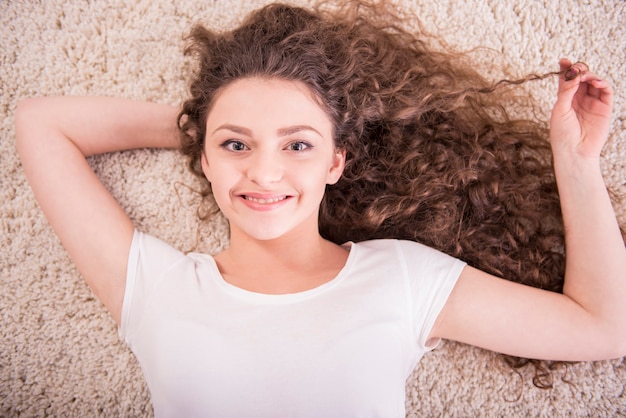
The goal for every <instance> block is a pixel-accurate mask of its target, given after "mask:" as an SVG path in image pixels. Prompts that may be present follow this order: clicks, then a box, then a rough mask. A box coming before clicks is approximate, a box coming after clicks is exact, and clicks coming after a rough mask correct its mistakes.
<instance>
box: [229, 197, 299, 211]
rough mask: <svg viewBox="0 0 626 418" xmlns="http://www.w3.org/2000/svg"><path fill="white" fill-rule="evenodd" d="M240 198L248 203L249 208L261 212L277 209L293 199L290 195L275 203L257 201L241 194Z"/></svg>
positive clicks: (244, 202)
mask: <svg viewBox="0 0 626 418" xmlns="http://www.w3.org/2000/svg"><path fill="white" fill-rule="evenodd" d="M239 199H240V200H241V201H242V202H243V204H244V205H246V206H247V207H248V208H250V209H252V210H256V211H259V212H268V211H271V210H276V209H278V208H280V207H282V206H284V205H286V204H287V203H288V202H289V201H290V200H291V199H292V197H290V196H288V197H287V198H285V199H283V200H279V201H277V202H273V203H259V202H255V201H254V200H248V199H246V198H245V197H243V196H240V197H239Z"/></svg>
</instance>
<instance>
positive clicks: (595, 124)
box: [550, 59, 613, 158]
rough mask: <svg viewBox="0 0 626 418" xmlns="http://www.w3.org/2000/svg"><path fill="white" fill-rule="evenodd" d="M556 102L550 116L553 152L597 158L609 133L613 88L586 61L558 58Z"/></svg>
mask: <svg viewBox="0 0 626 418" xmlns="http://www.w3.org/2000/svg"><path fill="white" fill-rule="evenodd" d="M559 65H560V67H561V72H562V73H563V74H562V75H561V76H560V77H559V90H558V96H557V101H556V103H555V105H554V108H553V110H552V117H551V119H550V142H551V144H552V149H553V151H554V153H555V154H560V153H561V152H566V153H568V154H569V155H577V156H581V157H583V158H599V156H600V151H601V150H602V147H603V145H604V144H605V142H606V140H607V138H608V135H609V125H610V121H611V110H612V105H613V90H612V89H611V86H610V85H609V83H608V82H607V81H606V80H602V79H601V78H600V77H598V76H597V75H596V74H594V73H592V72H589V68H588V67H587V65H586V64H584V63H582V62H578V63H575V64H573V65H572V63H571V61H569V60H568V59H562V60H561V61H559Z"/></svg>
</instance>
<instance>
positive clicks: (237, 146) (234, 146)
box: [221, 139, 248, 152]
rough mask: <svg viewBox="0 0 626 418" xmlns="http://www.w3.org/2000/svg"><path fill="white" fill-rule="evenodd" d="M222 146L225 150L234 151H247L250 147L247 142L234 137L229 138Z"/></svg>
mask: <svg viewBox="0 0 626 418" xmlns="http://www.w3.org/2000/svg"><path fill="white" fill-rule="evenodd" d="M221 146H222V148H224V149H225V150H227V151H233V152H241V151H246V150H247V149H248V147H247V146H246V144H244V143H243V142H241V141H236V140H234V139H229V140H228V141H226V142H224V143H223V144H222V145H221Z"/></svg>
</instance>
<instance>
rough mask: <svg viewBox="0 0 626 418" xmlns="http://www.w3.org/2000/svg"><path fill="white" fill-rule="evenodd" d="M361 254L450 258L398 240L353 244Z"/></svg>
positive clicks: (376, 240)
mask: <svg viewBox="0 0 626 418" xmlns="http://www.w3.org/2000/svg"><path fill="white" fill-rule="evenodd" d="M352 246H353V247H356V248H358V251H359V252H369V253H385V252H387V253H397V254H398V255H401V256H407V255H408V256H418V255H421V256H433V257H450V256H448V255H446V254H444V253H442V252H441V251H438V250H436V249H434V248H431V247H429V246H427V245H424V244H421V243H419V242H415V241H407V240H397V239H374V240H367V241H359V242H357V243H354V244H352Z"/></svg>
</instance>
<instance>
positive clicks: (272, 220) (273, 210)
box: [202, 78, 345, 240]
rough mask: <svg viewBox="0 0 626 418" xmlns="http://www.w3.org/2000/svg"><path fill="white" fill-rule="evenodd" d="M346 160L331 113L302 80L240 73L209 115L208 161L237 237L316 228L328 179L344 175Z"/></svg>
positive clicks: (208, 173)
mask: <svg viewBox="0 0 626 418" xmlns="http://www.w3.org/2000/svg"><path fill="white" fill-rule="evenodd" d="M344 160H345V155H344V153H343V152H342V151H340V150H337V149H335V145H334V141H333V126H332V123H331V120H330V119H329V118H328V116H327V115H326V113H325V112H324V110H323V109H322V108H321V107H320V106H319V105H318V104H317V103H316V101H315V99H314V96H313V94H312V93H311V91H310V90H309V89H308V87H306V85H304V84H303V83H300V82H295V81H287V80H282V79H261V78H246V79H240V80H237V81H235V82H233V83H231V84H230V85H228V86H227V87H226V88H225V89H224V90H222V91H221V92H220V93H219V94H218V96H217V97H216V99H215V102H214V103H213V107H212V109H211V112H210V113H209V115H208V118H207V124H206V138H205V148H204V155H203V157H202V169H203V171H204V174H205V175H206V177H207V179H208V180H209V181H210V182H211V188H212V190H213V195H214V197H215V200H216V202H217V204H218V205H219V207H220V209H221V210H222V212H223V213H224V215H225V216H226V217H227V218H228V220H229V222H230V228H231V237H232V236H233V234H245V235H247V236H248V237H250V238H253V239H256V240H271V239H275V238H279V237H281V236H283V235H284V234H287V233H289V232H292V231H297V232H298V233H303V232H304V231H309V230H310V231H311V233H315V234H317V231H318V211H319V205H320V202H321V200H322V197H323V195H324V191H325V188H326V184H334V183H336V182H337V181H338V180H339V177H340V176H341V173H342V171H343V167H344ZM303 238H304V237H303Z"/></svg>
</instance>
